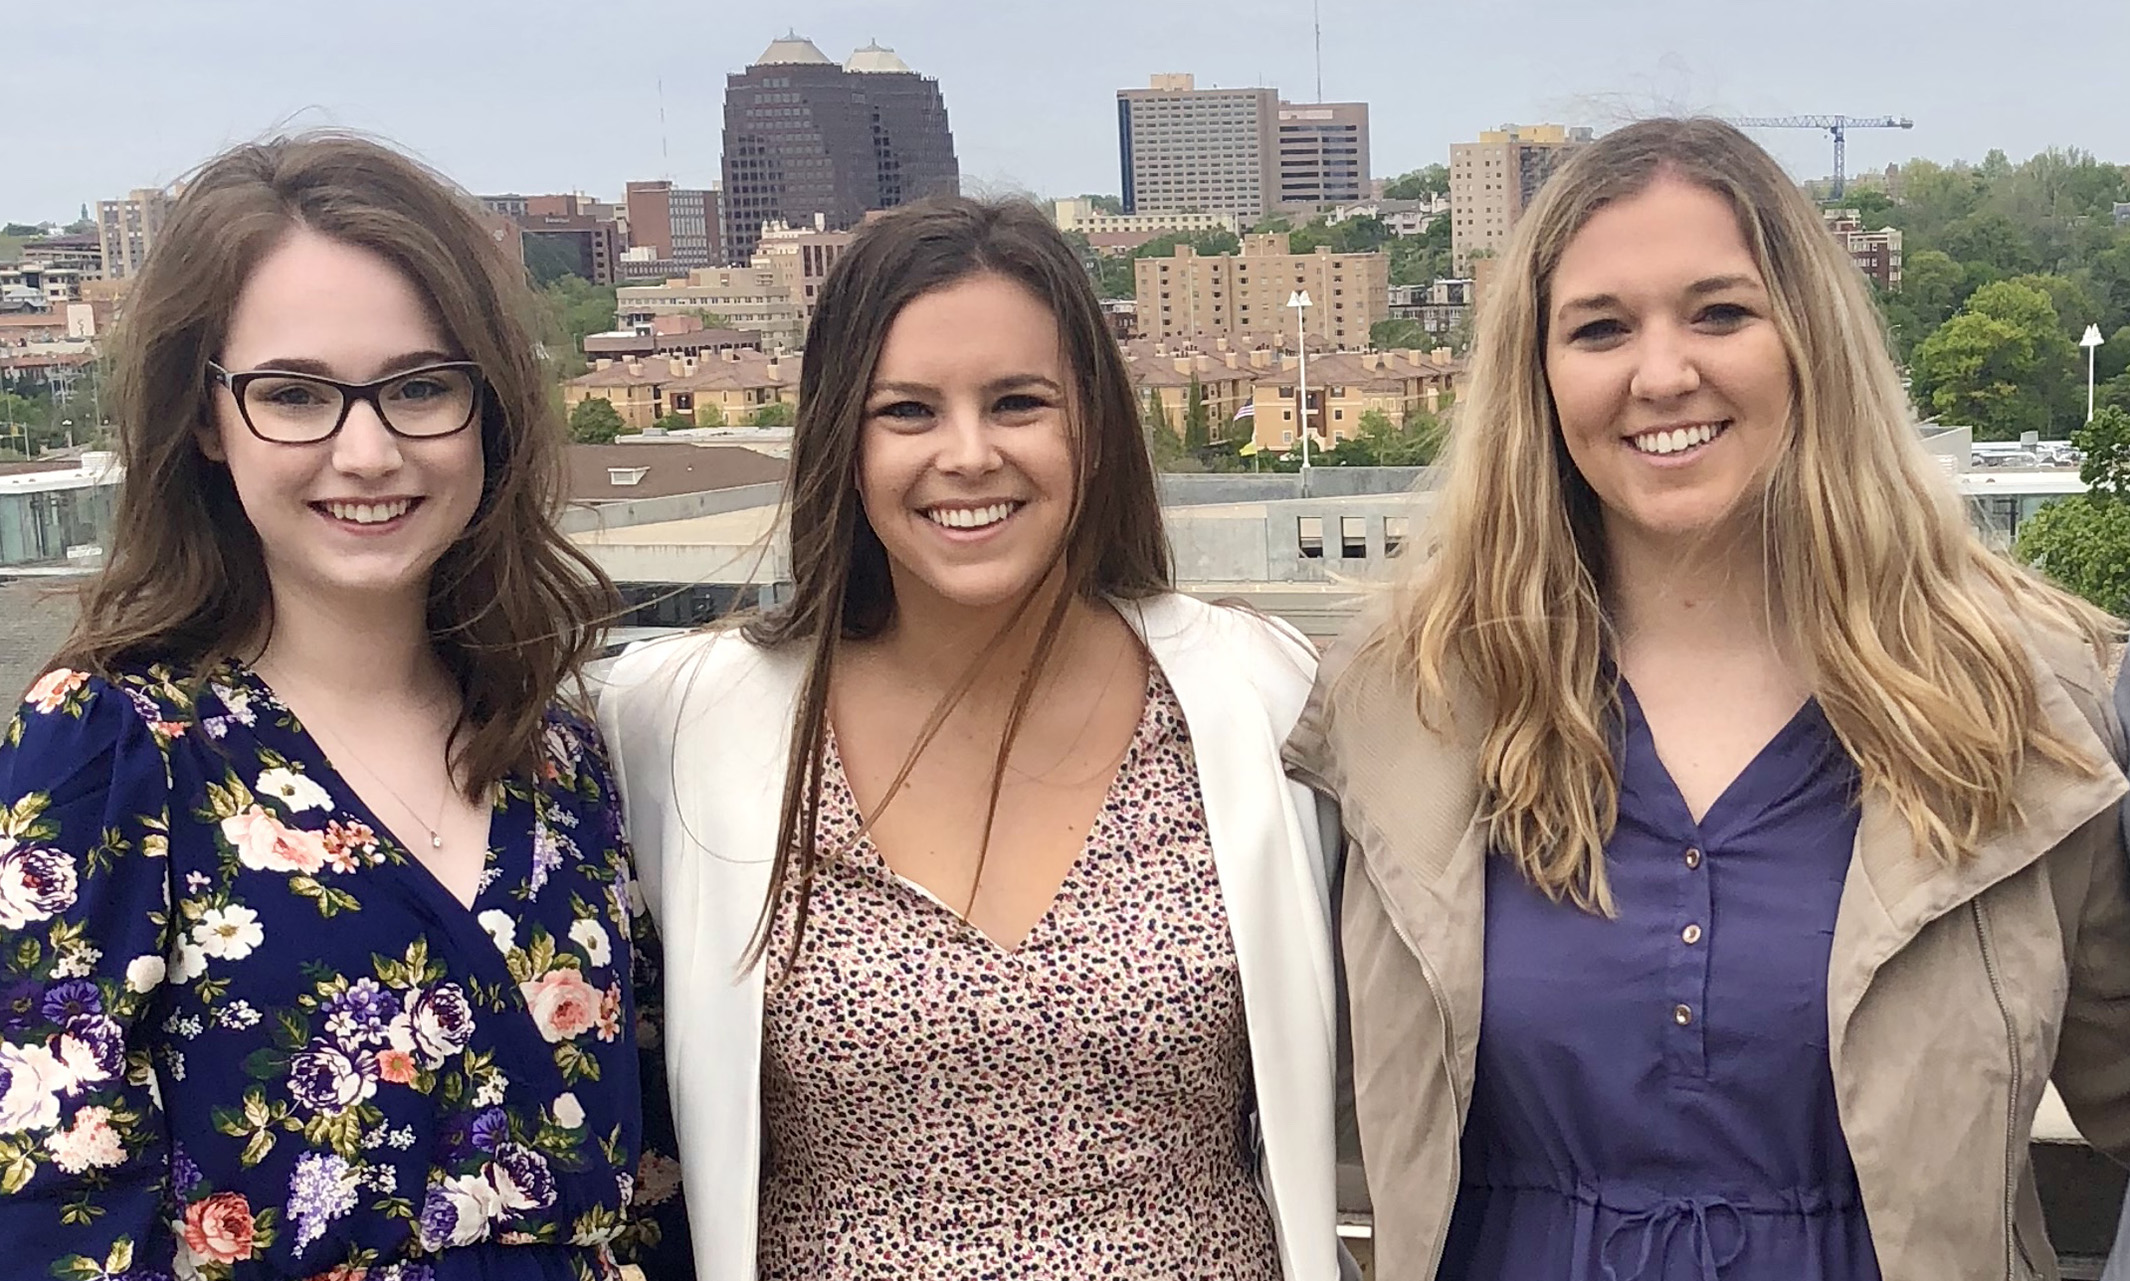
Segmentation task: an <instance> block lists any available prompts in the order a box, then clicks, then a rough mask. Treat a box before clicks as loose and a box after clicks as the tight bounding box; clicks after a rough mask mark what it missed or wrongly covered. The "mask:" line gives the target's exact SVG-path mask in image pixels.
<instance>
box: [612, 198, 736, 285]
mask: <svg viewBox="0 0 2130 1281" xmlns="http://www.w3.org/2000/svg"><path fill="white" fill-rule="evenodd" d="M623 204H624V206H625V207H626V209H627V210H628V221H629V247H630V248H631V249H651V250H654V251H655V254H654V257H655V258H656V260H657V261H659V262H663V263H671V264H672V265H674V266H676V267H682V268H691V267H708V266H710V265H711V264H712V263H716V262H722V261H723V260H724V255H723V254H722V253H720V252H719V240H718V228H717V193H716V192H715V191H708V190H703V189H700V188H691V187H676V186H674V185H673V184H672V183H670V182H667V181H664V180H660V181H657V182H632V183H630V184H629V185H628V193H627V195H626V196H625V197H624V198H623Z"/></svg>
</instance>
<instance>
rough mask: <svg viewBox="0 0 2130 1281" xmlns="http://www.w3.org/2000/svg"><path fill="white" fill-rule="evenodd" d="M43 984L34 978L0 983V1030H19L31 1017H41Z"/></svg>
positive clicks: (42, 1014) (42, 1015) (28, 1023)
mask: <svg viewBox="0 0 2130 1281" xmlns="http://www.w3.org/2000/svg"><path fill="white" fill-rule="evenodd" d="M43 1000H44V985H43V984H42V983H39V982H37V981H36V980H34V979H17V980H15V981H14V982H12V983H7V984H0V1032H19V1031H21V1030H22V1029H23V1028H26V1027H28V1026H29V1025H30V1020H31V1019H42V1018H43V1017H44V1012H43V1008H42V1006H43Z"/></svg>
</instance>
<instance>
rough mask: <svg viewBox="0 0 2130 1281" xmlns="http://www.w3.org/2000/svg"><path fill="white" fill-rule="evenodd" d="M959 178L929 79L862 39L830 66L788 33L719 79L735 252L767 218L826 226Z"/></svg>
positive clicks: (750, 244) (728, 227)
mask: <svg viewBox="0 0 2130 1281" xmlns="http://www.w3.org/2000/svg"><path fill="white" fill-rule="evenodd" d="M960 188H961V167H960V165H959V164H958V163H957V162H956V160H955V158H954V134H953V132H952V131H951V130H950V129H949V128H948V127H947V106H946V103H945V101H944V100H943V99H942V98H941V97H940V95H939V82H938V81H937V80H933V79H930V78H928V77H925V76H920V75H918V74H917V73H916V72H914V71H912V70H910V69H909V68H908V67H907V66H905V65H903V62H902V59H900V58H898V57H896V56H895V54H894V52H893V51H892V50H889V49H883V48H881V47H880V46H879V45H877V44H875V45H869V46H867V47H866V48H864V49H860V50H859V51H858V52H856V53H854V54H852V55H851V58H850V61H849V62H847V63H844V64H843V65H841V66H838V65H837V64H836V63H834V62H832V61H830V60H829V58H828V57H827V55H825V54H823V53H822V52H821V51H820V50H819V49H818V48H816V47H815V46H814V44H813V42H812V41H810V40H806V39H802V38H801V37H800V36H798V35H797V34H796V33H794V34H791V35H787V36H785V37H784V38H783V39H781V40H778V41H776V42H774V43H772V44H771V45H770V46H769V48H767V49H766V50H764V51H763V52H762V56H761V57H759V58H757V59H755V61H754V65H752V66H750V67H748V68H747V69H746V70H745V71H742V72H739V73H737V74H734V75H731V76H727V77H726V79H725V192H724V194H725V226H724V233H725V234H724V243H725V246H726V248H727V250H728V252H729V253H730V255H731V257H732V260H733V261H735V262H745V261H746V260H747V258H748V257H749V255H751V254H752V253H753V252H754V248H755V244H756V243H757V242H758V241H759V240H760V238H761V232H762V224H763V223H765V222H769V221H772V220H776V221H782V222H785V223H788V224H790V225H792V226H795V227H797V226H812V225H813V224H814V222H815V219H816V218H819V219H821V220H823V221H824V223H825V225H826V226H827V227H828V228H829V229H831V230H840V229H843V228H847V227H854V226H856V225H857V224H858V221H859V220H860V219H861V218H863V217H864V216H865V214H866V213H867V212H868V211H870V210H874V209H892V208H894V207H895V206H896V205H900V204H906V203H908V202H909V201H912V200H916V199H919V198H920V197H923V196H928V195H932V194H935V193H937V192H953V191H958V190H960Z"/></svg>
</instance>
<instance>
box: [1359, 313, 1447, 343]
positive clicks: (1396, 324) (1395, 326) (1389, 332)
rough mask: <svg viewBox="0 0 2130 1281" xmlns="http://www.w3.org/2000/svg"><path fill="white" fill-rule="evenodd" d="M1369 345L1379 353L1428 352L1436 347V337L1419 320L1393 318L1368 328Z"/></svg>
mask: <svg viewBox="0 0 2130 1281" xmlns="http://www.w3.org/2000/svg"><path fill="white" fill-rule="evenodd" d="M1368 345H1369V346H1371V347H1374V348H1375V349H1376V350H1377V351H1403V350H1407V349H1411V350H1416V351H1426V350H1427V349H1428V348H1430V347H1433V346H1434V345H1435V336H1434V335H1433V334H1430V333H1429V332H1428V331H1427V330H1426V329H1425V328H1423V327H1422V326H1421V324H1420V322H1419V321H1417V320H1402V319H1398V318H1396V317H1392V318H1390V319H1387V320H1379V321H1377V322H1376V323H1375V324H1373V325H1370V326H1369V327H1368Z"/></svg>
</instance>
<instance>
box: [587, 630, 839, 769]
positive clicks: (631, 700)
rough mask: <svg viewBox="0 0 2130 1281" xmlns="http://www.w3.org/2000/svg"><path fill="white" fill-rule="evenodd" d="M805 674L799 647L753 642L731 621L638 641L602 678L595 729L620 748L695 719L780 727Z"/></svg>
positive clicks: (739, 728) (745, 727) (660, 737)
mask: <svg viewBox="0 0 2130 1281" xmlns="http://www.w3.org/2000/svg"><path fill="white" fill-rule="evenodd" d="M804 674H805V656H804V654H803V653H802V652H800V650H799V649H798V648H796V647H789V648H784V649H771V648H767V647H764V646H760V645H756V644H755V643H754V642H752V641H750V640H748V639H747V637H746V635H745V634H744V633H743V632H742V631H740V629H738V628H736V627H719V628H712V629H707V630H703V631H694V632H687V633H683V634H679V635H675V636H665V637H659V638H657V639H655V640H650V641H644V642H640V643H638V644H636V645H632V646H630V647H629V648H628V650H627V651H626V652H624V653H623V654H622V656H621V657H620V658H619V659H617V660H615V662H614V665H613V666H612V667H611V668H609V669H608V670H607V672H606V673H605V674H604V675H603V676H601V677H600V678H599V682H598V684H599V692H598V707H599V728H600V729H601V731H603V732H604V734H605V736H606V740H607V746H608V747H609V749H610V750H612V751H614V752H615V753H616V754H623V753H625V752H626V751H627V750H628V749H627V748H626V747H625V746H624V744H635V745H639V746H640V747H642V746H647V745H649V744H652V743H660V742H663V743H667V744H669V745H670V743H671V741H672V740H673V738H674V737H675V735H676V734H678V733H679V732H681V731H683V730H685V729H686V728H688V727H689V726H691V725H695V724H700V723H711V724H715V725H717V726H719V727H720V730H721V732H722V733H724V734H727V735H732V736H735V737H738V736H741V735H744V734H745V733H746V732H748V731H752V730H758V729H763V728H766V727H770V726H781V725H783V724H785V723H786V722H788V721H789V719H790V717H789V710H790V704H791V702H792V700H793V699H795V698H796V697H797V693H798V688H799V684H800V682H801V680H802V679H803V677H804ZM624 768H626V765H624Z"/></svg>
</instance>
